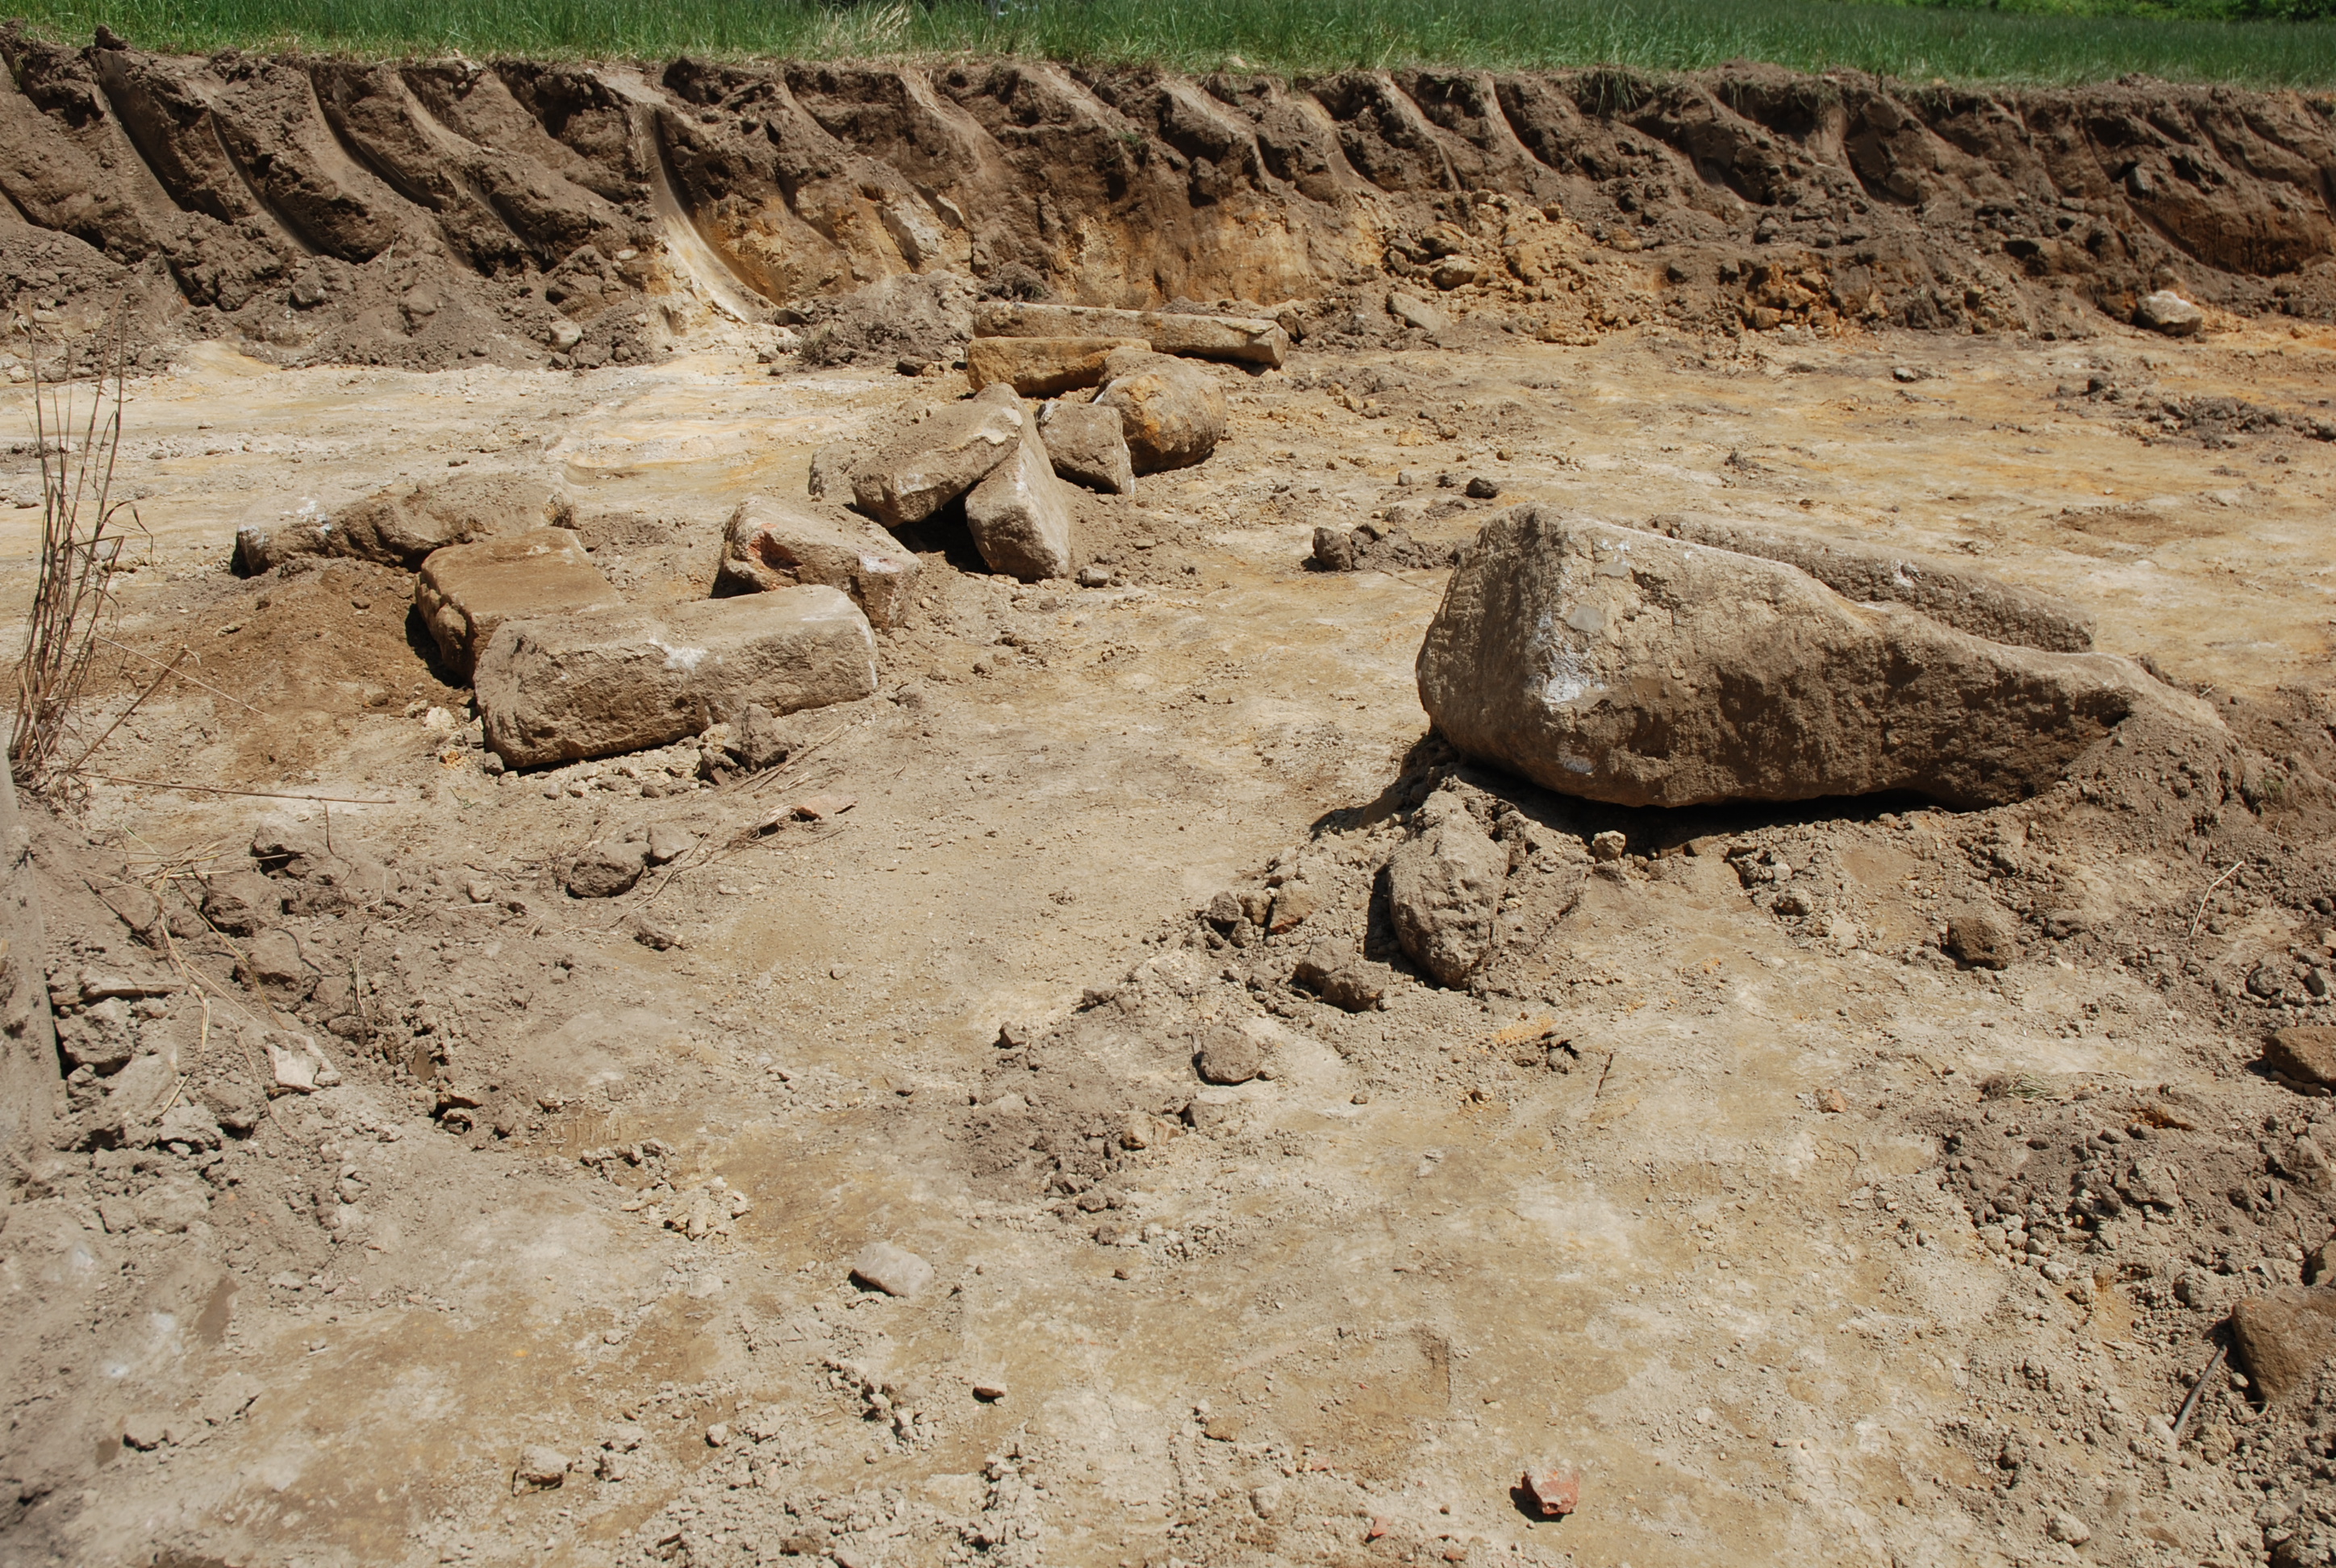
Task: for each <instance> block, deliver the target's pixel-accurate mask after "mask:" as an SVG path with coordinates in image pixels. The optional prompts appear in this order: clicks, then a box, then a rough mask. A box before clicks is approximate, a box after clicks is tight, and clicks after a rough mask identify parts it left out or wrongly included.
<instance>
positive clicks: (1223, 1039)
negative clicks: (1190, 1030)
mask: <svg viewBox="0 0 2336 1568" xmlns="http://www.w3.org/2000/svg"><path fill="white" fill-rule="evenodd" d="M1193 1066H1195V1067H1196V1068H1197V1069H1198V1070H1199V1072H1200V1075H1201V1076H1202V1078H1203V1079H1205V1080H1206V1081H1208V1082H1209V1083H1212V1084H1246V1083H1248V1082H1249V1081H1250V1080H1251V1078H1254V1077H1256V1076H1258V1074H1259V1072H1260V1070H1262V1069H1263V1067H1264V1066H1265V1057H1264V1054H1263V1053H1262V1052H1260V1050H1259V1049H1258V1047H1257V1042H1256V1041H1255V1040H1253V1039H1251V1038H1250V1037H1249V1036H1248V1034H1247V1033H1246V1032H1244V1031H1243V1030H1241V1029H1238V1028H1235V1027H1233V1026H1232V1025H1231V1024H1220V1025H1218V1026H1217V1027H1215V1028H1213V1029H1212V1030H1210V1032H1209V1035H1208V1037H1207V1038H1206V1039H1205V1040H1203V1041H1202V1045H1201V1049H1200V1051H1199V1052H1198V1054H1197V1055H1196V1056H1195V1057H1194V1058H1193Z"/></svg>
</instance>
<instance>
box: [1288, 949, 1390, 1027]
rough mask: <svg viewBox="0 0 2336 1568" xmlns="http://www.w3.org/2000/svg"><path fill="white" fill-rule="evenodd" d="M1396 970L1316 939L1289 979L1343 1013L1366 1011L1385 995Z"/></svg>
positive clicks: (1293, 983)
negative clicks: (1316, 941)
mask: <svg viewBox="0 0 2336 1568" xmlns="http://www.w3.org/2000/svg"><path fill="white" fill-rule="evenodd" d="M1394 979H1395V971H1394V970H1393V969H1388V968H1387V966H1386V965H1385V964H1377V963H1373V962H1371V961H1370V960H1369V959H1365V958H1363V957H1361V956H1360V955H1359V954H1356V953H1349V952H1344V951H1341V950H1339V949H1338V947H1337V946H1336V945H1335V944H1333V943H1329V942H1318V943H1316V944H1315V945H1314V946H1313V947H1312V948H1310V949H1309V950H1308V951H1307V954H1306V956H1305V957H1304V958H1302V959H1299V960H1298V967H1297V968H1296V969H1294V970H1292V971H1291V972H1290V983H1291V984H1292V985H1294V986H1297V987H1299V989H1302V990H1309V991H1311V992H1313V993H1314V994H1315V995H1316V996H1318V997H1319V998H1322V999H1323V1000H1324V1001H1326V1002H1328V1003H1329V1004H1330V1005H1331V1006H1332V1007H1334V1008H1338V1009H1340V1010H1341V1011H1343V1012H1349V1013H1361V1012H1368V1011H1369V1010H1370V1009H1371V1008H1376V1007H1377V1006H1379V1005H1380V1003H1381V1001H1382V1000H1383V999H1384V998H1386V996H1387V987H1388V986H1389V985H1390V984H1392V983H1393V981H1394Z"/></svg>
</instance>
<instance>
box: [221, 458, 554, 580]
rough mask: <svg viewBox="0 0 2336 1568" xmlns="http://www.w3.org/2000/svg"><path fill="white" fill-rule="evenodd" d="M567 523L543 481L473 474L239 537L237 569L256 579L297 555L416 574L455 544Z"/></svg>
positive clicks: (400, 488)
mask: <svg viewBox="0 0 2336 1568" xmlns="http://www.w3.org/2000/svg"><path fill="white" fill-rule="evenodd" d="M567 517H568V500H567V498H566V496H565V495H563V494H562V493H561V492H560V487H559V486H558V485H556V484H554V483H553V482H551V481H550V479H548V478H545V477H543V476H542V475H540V474H533V473H472V474H462V475H460V476H458V477H456V478H453V479H443V480H436V481H433V482H430V483H427V484H416V483H410V482H409V483H404V484H394V485H392V486H390V487H389V488H388V489H387V490H384V491H379V492H375V493H374V494H372V495H369V496H367V497H365V499H364V500H363V501H358V502H351V503H350V504H349V505H347V506H345V507H343V508H341V510H340V511H337V512H336V513H335V514H334V515H333V516H332V517H331V518H329V519H323V520H316V519H296V520H294V521H291V522H287V523H283V524H274V525H269V526H268V527H264V528H263V527H258V526H254V527H248V528H243V529H239V530H238V531H237V532H236V536H235V565H236V570H238V571H240V572H242V573H244V574H245V575H246V576H252V575H256V574H257V573H259V572H263V571H266V570H268V569H269V568H271V567H275V566H280V565H281V564H283V563H284V562H285V561H286V560H290V559H291V558H292V557H294V556H296V555H346V556H355V557H356V558H357V559H359V560H377V561H381V562H383V563H384V564H386V565H389V566H402V567H404V568H405V569H406V570H409V571H410V570H414V568H416V567H418V566H420V565H421V564H422V563H423V561H424V560H427V559H429V556H430V553H431V552H432V551H433V550H443V549H444V548H445V547H446V546H448V545H450V544H469V543H472V542H473V541H478V540H482V539H490V538H493V537H495V536H497V535H500V534H506V533H524V532H527V531H530V530H533V529H539V528H550V527H553V526H555V525H557V524H559V523H560V522H561V521H565V520H566V518H567Z"/></svg>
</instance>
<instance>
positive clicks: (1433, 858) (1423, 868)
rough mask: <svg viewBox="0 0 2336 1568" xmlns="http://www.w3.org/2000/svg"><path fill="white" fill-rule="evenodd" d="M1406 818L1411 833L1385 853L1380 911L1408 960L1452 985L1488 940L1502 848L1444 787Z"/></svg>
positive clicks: (1504, 869)
mask: <svg viewBox="0 0 2336 1568" xmlns="http://www.w3.org/2000/svg"><path fill="white" fill-rule="evenodd" d="M1414 825H1415V828H1416V831H1417V834H1418V836H1416V837H1415V838H1411V839H1408V840H1406V841H1405V842H1404V843H1403V844H1402V845H1400V846H1399V847H1398V848H1397V850H1396V852H1395V853H1393V854H1392V855H1390V856H1388V857H1387V906H1388V912H1389V913H1390V914H1391V915H1393V917H1394V920H1395V930H1396V940H1397V941H1399V942H1400V943H1402V944H1403V950H1404V952H1405V954H1406V956H1408V957H1409V958H1410V959H1411V961H1412V962H1414V963H1416V964H1417V965H1418V966H1419V967H1420V968H1421V969H1425V970H1426V972H1427V973H1428V974H1429V975H1431V976H1433V977H1434V978H1435V979H1436V981H1437V982H1438V983H1440V984H1443V985H1446V986H1456V985H1459V984H1460V983H1461V982H1462V981H1464V980H1465V979H1467V978H1468V976H1469V975H1470V974H1471V973H1473V972H1474V971H1475V968H1476V966H1477V965H1478V964H1480V963H1482V962H1483V961H1484V954H1485V953H1486V952H1487V951H1488V950H1490V949H1491V947H1492V942H1493V917H1494V912H1495V911H1497V910H1498V909H1499V908H1500V902H1501V891H1502V889H1503V887H1504V886H1505V885H1506V882H1507V879H1508V872H1509V854H1508V851H1506V850H1504V849H1503V848H1502V847H1501V846H1500V845H1499V844H1496V843H1494V842H1493V840H1492V838H1491V837H1490V836H1489V835H1488V834H1486V833H1485V832H1484V828H1483V827H1482V826H1480V825H1479V824H1478V823H1477V822H1476V819H1475V816H1474V815H1473V814H1472V813H1470V812H1469V810H1468V808H1467V807H1466V805H1465V804H1464V803H1461V801H1460V800H1459V798H1458V797H1457V796H1456V795H1454V794H1449V793H1445V792H1439V793H1437V794H1435V795H1433V796H1430V797H1429V799H1428V803H1426V805H1423V806H1421V807H1420V808H1419V811H1418V813H1417V815H1416V820H1415V823H1414Z"/></svg>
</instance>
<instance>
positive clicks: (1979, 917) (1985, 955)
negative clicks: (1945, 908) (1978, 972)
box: [1944, 906, 2019, 969]
mask: <svg viewBox="0 0 2336 1568" xmlns="http://www.w3.org/2000/svg"><path fill="white" fill-rule="evenodd" d="M1944 945H1945V947H1946V950H1947V952H1948V954H1949V955H1950V956H1951V957H1952V958H1953V959H1954V960H1955V962H1957V963H1959V964H1961V965H1962V966H1963V967H1964V968H1965V969H2010V967H2011V960H2012V959H2014V958H2015V957H2017V956H2018V952H2019V950H2018V948H2017V946H2016V945H2015V944H2014V942H2013V940H2012V934H2011V922H2010V920H2006V919H2005V918H2004V917H2003V915H2002V914H2001V913H2000V911H1995V910H1992V909H1988V908H1984V907H1981V906H1972V907H1970V908H1966V909H1961V910H1958V911H1955V912H1954V913H1952V915H1950V916H1949V917H1948V919H1947V940H1946V942H1945V944H1944Z"/></svg>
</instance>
